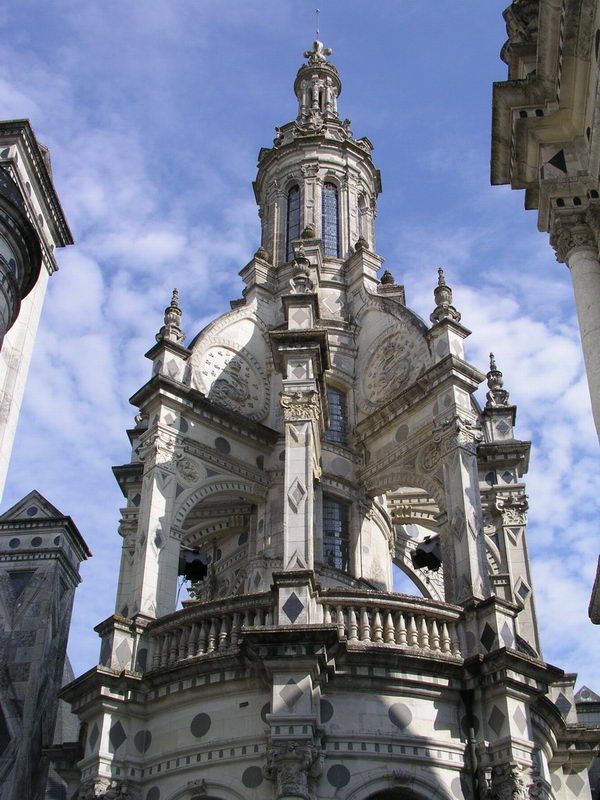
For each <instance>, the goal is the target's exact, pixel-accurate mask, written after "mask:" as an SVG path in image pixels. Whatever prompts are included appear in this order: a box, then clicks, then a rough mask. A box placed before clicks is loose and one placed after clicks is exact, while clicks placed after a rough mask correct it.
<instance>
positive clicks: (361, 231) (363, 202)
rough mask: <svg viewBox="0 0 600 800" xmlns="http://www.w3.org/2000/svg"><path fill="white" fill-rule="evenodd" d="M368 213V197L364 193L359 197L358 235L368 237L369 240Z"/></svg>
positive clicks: (363, 237)
mask: <svg viewBox="0 0 600 800" xmlns="http://www.w3.org/2000/svg"><path fill="white" fill-rule="evenodd" d="M367 213H368V208H367V198H366V197H365V196H364V194H361V196H360V197H359V198H358V235H359V237H361V238H362V239H366V240H367V242H368V241H369V237H368V235H367V233H368V230H367Z"/></svg>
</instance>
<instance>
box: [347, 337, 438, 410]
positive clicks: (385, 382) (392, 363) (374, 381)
mask: <svg viewBox="0 0 600 800" xmlns="http://www.w3.org/2000/svg"><path fill="white" fill-rule="evenodd" d="M361 360H364V361H363V363H365V362H366V363H365V369H364V371H363V373H362V374H363V378H362V381H361V385H360V389H361V391H360V393H359V394H360V396H359V404H360V405H361V406H362V407H363V408H364V410H366V411H373V410H375V409H376V408H379V407H380V406H382V405H383V404H384V403H386V402H387V401H388V400H390V399H391V398H392V397H393V396H394V395H395V394H396V393H397V392H399V391H401V390H402V389H406V388H407V387H408V386H410V385H411V384H412V383H413V382H414V381H415V379H416V377H417V375H418V374H419V373H420V372H421V371H422V370H423V368H424V367H426V366H429V360H430V358H429V352H428V350H427V345H426V344H425V342H424V341H423V340H422V339H421V338H420V337H418V336H417V335H415V333H414V332H413V331H412V330H410V329H409V328H407V327H404V326H393V327H392V329H390V328H388V329H387V330H386V331H385V332H384V333H383V334H382V335H381V336H380V337H379V338H378V339H377V340H376V341H375V342H374V343H373V344H372V345H371V346H370V347H369V351H368V353H365V354H364V355H363V356H362V359H361Z"/></svg>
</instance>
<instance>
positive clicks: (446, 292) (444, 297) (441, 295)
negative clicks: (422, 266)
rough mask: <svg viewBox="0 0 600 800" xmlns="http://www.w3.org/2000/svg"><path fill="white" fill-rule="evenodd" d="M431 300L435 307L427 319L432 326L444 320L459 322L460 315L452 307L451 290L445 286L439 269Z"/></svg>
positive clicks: (444, 277) (442, 274)
mask: <svg viewBox="0 0 600 800" xmlns="http://www.w3.org/2000/svg"><path fill="white" fill-rule="evenodd" d="M433 298H434V300H435V303H436V305H435V308H434V309H433V312H432V313H431V314H430V316H429V319H430V320H431V321H432V322H433V323H434V324H436V323H438V322H442V320H444V319H451V320H453V321H454V322H460V314H459V312H458V311H457V310H456V309H455V308H454V306H453V305H452V289H451V288H450V287H449V286H448V285H447V284H446V276H445V275H444V270H443V269H442V268H441V267H440V268H439V269H438V285H437V286H436V287H435V289H434V290H433Z"/></svg>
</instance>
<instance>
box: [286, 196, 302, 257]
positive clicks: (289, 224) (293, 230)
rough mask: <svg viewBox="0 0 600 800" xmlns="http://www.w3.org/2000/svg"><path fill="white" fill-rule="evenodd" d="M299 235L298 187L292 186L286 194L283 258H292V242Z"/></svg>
mask: <svg viewBox="0 0 600 800" xmlns="http://www.w3.org/2000/svg"><path fill="white" fill-rule="evenodd" d="M299 237H300V188H299V187H298V186H292V188H291V189H290V190H289V192H288V196H287V220H286V228H285V254H286V255H285V260H286V261H291V260H292V259H293V258H294V248H293V247H292V242H293V241H294V239H298V238H299Z"/></svg>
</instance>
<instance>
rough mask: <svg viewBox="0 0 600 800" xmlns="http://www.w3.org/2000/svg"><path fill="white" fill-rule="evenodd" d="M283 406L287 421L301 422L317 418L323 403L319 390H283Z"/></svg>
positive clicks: (281, 400) (284, 416)
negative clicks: (320, 399) (286, 391)
mask: <svg viewBox="0 0 600 800" xmlns="http://www.w3.org/2000/svg"><path fill="white" fill-rule="evenodd" d="M280 402H281V407H282V409H283V418H284V420H285V421H286V422H300V421H303V420H317V419H318V418H319V414H320V413H321V403H320V401H319V394H318V392H316V391H314V390H311V391H309V392H289V393H285V392H282V394H281V399H280Z"/></svg>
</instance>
